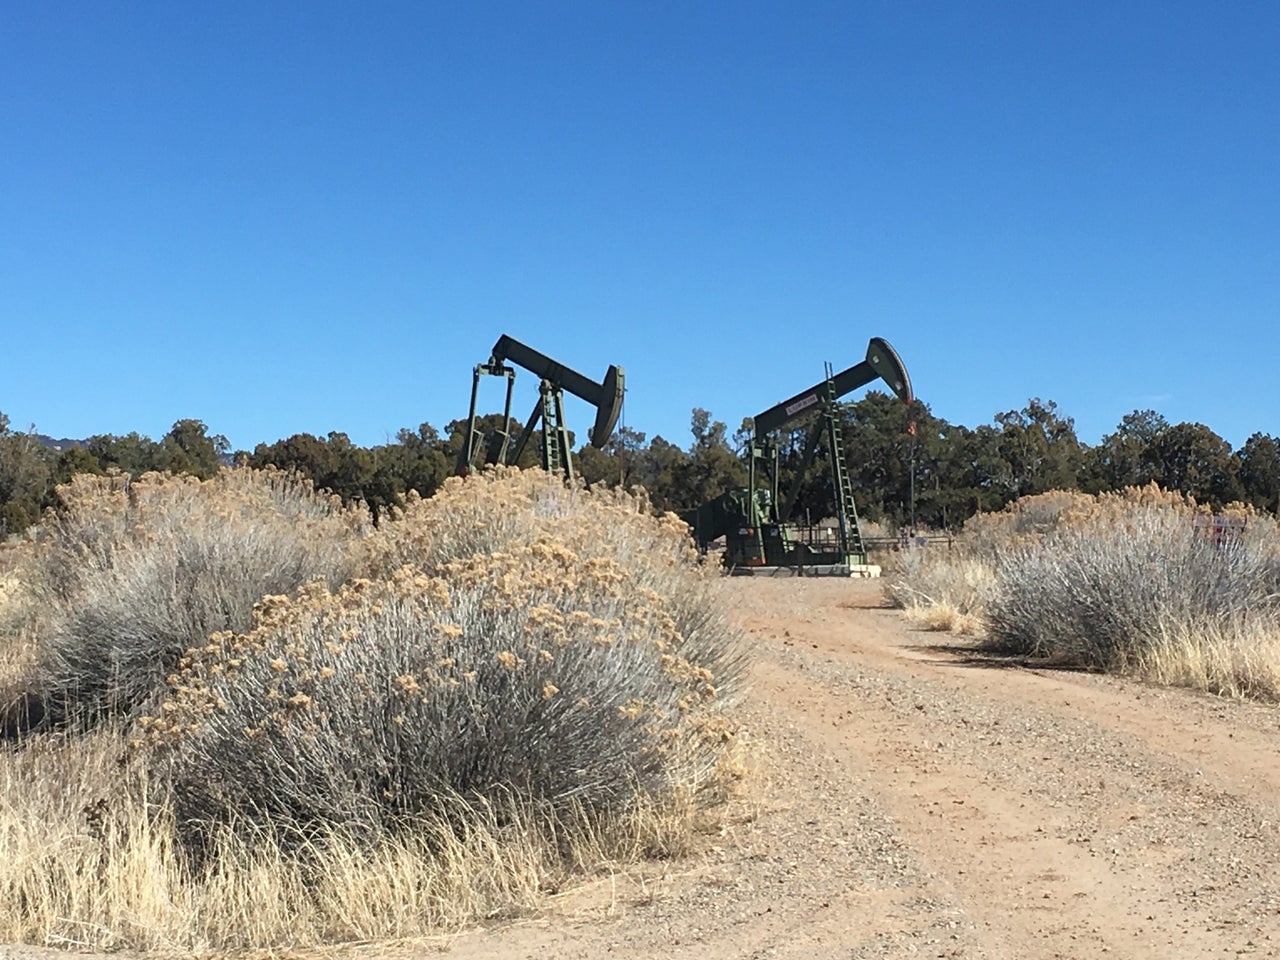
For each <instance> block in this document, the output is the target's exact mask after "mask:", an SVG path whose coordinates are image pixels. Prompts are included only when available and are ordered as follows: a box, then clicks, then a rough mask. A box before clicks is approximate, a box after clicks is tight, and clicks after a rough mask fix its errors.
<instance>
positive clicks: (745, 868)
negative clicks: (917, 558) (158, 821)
mask: <svg viewBox="0 0 1280 960" xmlns="http://www.w3.org/2000/svg"><path fill="white" fill-rule="evenodd" d="M725 589H726V591H728V592H729V594H730V595H731V598H732V600H733V603H734V606H735V608H736V609H737V610H738V611H739V616H740V617H741V618H742V622H743V624H744V625H745V626H746V628H747V629H748V631H749V632H750V634H751V636H752V637H753V638H754V641H755V645H756V665H755V667H754V669H753V671H752V678H751V679H752V690H751V694H750V696H749V697H748V698H747V701H746V703H745V704H744V709H743V715H744V720H745V724H746V727H747V729H748V730H749V732H750V735H751V736H752V737H753V738H754V739H755V740H756V741H757V742H758V743H759V744H760V745H761V747H762V750H763V758H764V759H763V767H764V774H765V778H766V781H767V783H766V787H767V795H766V797H765V799H764V800H763V801H762V804H763V806H762V807H761V808H760V809H758V810H757V811H755V815H754V817H753V818H752V819H749V820H739V821H737V822H735V823H733V824H731V825H730V826H729V827H728V828H726V830H725V831H724V833H723V835H721V836H717V837H711V838H708V840H707V845H706V849H705V850H704V851H703V852H701V853H700V854H698V855H696V856H694V857H691V858H689V859H687V860H684V861H681V862H678V863H673V864H667V865H651V866H646V867H644V868H641V869H638V870H636V871H635V872H634V873H630V874H625V875H620V876H616V877H610V878H608V879H606V880H602V881H600V882H597V883H593V884H589V885H587V886H585V887H583V888H581V889H578V890H576V891H573V892H572V893H570V894H567V895H565V896H564V897H563V898H561V899H559V900H557V901H556V902H554V903H553V904H552V905H551V907H550V909H549V910H548V911H547V913H546V914H545V915H544V916H542V917H539V918H536V919H533V920H524V921H520V922H516V923H508V924H499V925H495V926H494V927H492V928H489V929H484V930H478V931H473V932H471V933H468V934H465V935H463V936H461V937H451V938H448V939H445V940H442V941H440V942H439V943H438V944H418V945H415V946H414V947H413V948H401V949H400V950H392V951H386V953H387V954H388V955H391V954H395V955H399V956H404V955H430V954H433V953H435V952H436V951H437V948H439V949H443V950H448V951H449V953H450V955H451V956H454V957H463V958H480V957H486V958H496V960H516V958H533V957H560V958H583V960H585V958H597V957H618V958H641V957H663V958H668V957H669V958H698V960H720V958H764V957H779V958H801V957H824V958H825V957H838V958H862V957H865V958H873V957H875V958H879V957H973V958H979V957H990V958H995V957H1008V958H1020V960H1021V958H1041V957H1043V958H1049V957H1064V958H1093V957H1104V956H1106V957H1109V958H1110V957H1126V958H1128V957H1133V958H1145V957H1152V958H1154V957H1159V958H1170V957H1210V956H1213V957H1218V956H1223V955H1230V956H1235V955H1256V956H1275V955H1277V953H1280V867H1278V866H1277V865H1278V864H1280V832H1278V829H1277V824H1280V749H1278V748H1277V742H1278V741H1277V733H1278V732H1280V710H1276V709H1274V708H1270V707H1264V706H1259V705H1254V704H1246V703H1237V702H1228V701H1223V700H1218V699H1214V698H1210V697H1205V696H1202V695H1198V694H1193V693H1189V692H1186V691H1179V690H1162V689H1157V688H1153V687H1149V686H1144V685H1141V684H1137V683H1133V682H1129V681H1124V680H1117V679H1115V678H1111V677H1103V676H1095V675H1089V674H1080V673H1072V672H1065V671H1046V670H1034V669H1025V668H1022V667H1019V666H1016V665H1011V664H1008V663H1003V662H999V661H992V660H990V659H984V658H978V657H974V656H973V655H972V652H971V651H969V650H967V649H965V648H964V647H963V646H960V645H957V644H956V643H954V641H952V639H951V638H950V637H948V636H947V635H945V634H930V633H924V632H921V631H918V630H915V629H913V628H912V627H911V626H910V625H909V624H907V623H906V622H905V621H904V620H903V618H902V617H901V615H900V614H898V613H897V612H895V611H892V610H888V609H884V608H883V607H882V605H881V601H880V589H879V585H878V584H877V583H876V582H874V581H837V580H823V581H817V580H799V581H798V580H759V579H756V580H751V579H735V580H731V581H727V582H726V583H725Z"/></svg>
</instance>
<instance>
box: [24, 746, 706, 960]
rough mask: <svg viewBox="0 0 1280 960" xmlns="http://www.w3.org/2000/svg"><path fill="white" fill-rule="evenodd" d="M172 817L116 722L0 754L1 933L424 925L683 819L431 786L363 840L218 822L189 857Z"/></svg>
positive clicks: (266, 938)
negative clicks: (435, 795)
mask: <svg viewBox="0 0 1280 960" xmlns="http://www.w3.org/2000/svg"><path fill="white" fill-rule="evenodd" d="M174 827H175V824H174V818H173V808H172V806H171V805H170V804H169V803H168V797H167V794H166V790H165V787H164V785H163V784H162V783H159V782H157V781H156V779H155V777H154V775H153V773H152V772H151V771H150V770H149V769H148V764H147V762H146V758H145V757H144V756H142V755H138V754H137V753H136V751H130V750H129V749H128V747H127V746H126V741H125V738H124V736H123V735H122V733H121V732H120V731H118V730H116V729H111V728H99V730H97V731H96V732H94V733H93V734H92V735H89V736H85V737H80V738H76V739H71V740H67V739H60V738H55V737H49V736H43V737H38V738H35V739H34V740H32V741H31V742H30V743H29V744H28V745H27V746H26V748H25V749H23V750H20V751H15V750H9V751H7V752H5V753H3V754H0V942H2V943H32V944H39V945H42V946H53V947H61V948H65V949H75V950H92V951H115V950H121V949H124V950H132V951H156V952H159V953H162V954H167V955H173V954H181V955H191V954H208V953H212V952H225V951H228V950H263V949H290V948H305V947H308V946H312V945H315V944H322V943H329V944H340V943H353V942H368V941H385V940H394V939H407V938H414V937H422V936H426V935H431V934H438V933H440V932H441V931H448V930H453V929H458V928H460V927H462V926H463V925H465V924H467V923H469V922H472V921H474V920H475V919H476V918H477V917H490V918H492V917H500V916H512V915H516V914H519V913H525V912H528V911H529V910H531V909H534V908H536V906H537V905H538V904H539V902H540V900H541V899H542V898H543V897H544V896H545V892H546V891H547V890H548V889H553V890H554V889H557V888H558V887H559V886H560V885H561V884H563V883H564V882H566V880H567V879H569V877H570V876H571V873H572V872H577V873H579V874H581V873H592V872H596V871H599V870H609V869H611V868H615V865H616V864H617V863H618V862H619V860H623V859H627V858H632V859H634V857H635V856H636V855H637V854H649V853H652V852H654V851H655V850H656V851H658V852H663V851H667V852H670V851H678V850H679V849H680V848H681V844H682V842H684V841H685V840H687V833H688V828H689V824H688V816H687V811H686V810H685V809H684V808H683V807H681V806H679V805H677V804H667V805H665V806H659V805H658V804H656V803H653V802H649V801H645V802H637V803H636V804H633V805H632V807H631V808H630V809H629V810H628V811H626V812H625V813H624V814H622V815H620V816H618V817H617V818H615V819H614V820H613V821H612V822H611V824H610V829H609V832H608V833H607V834H605V833H604V832H602V831H600V830H599V829H595V828H593V827H592V826H591V824H589V823H588V822H587V821H586V819H585V818H584V819H577V820H568V821H565V820H564V819H563V818H556V817H552V816H550V815H549V814H548V812H547V811H546V810H545V809H543V808H539V807H538V806H536V805H531V804H526V805H523V806H520V805H517V804H514V803H510V804H506V805H503V806H491V805H484V804H477V803H475V802H470V803H465V804H464V803H462V802H461V801H460V800H458V799H456V798H454V799H450V798H442V800H441V807H440V808H438V809H437V810H436V811H433V812H432V813H431V814H428V815H424V816H422V817H420V818H418V819H417V820H416V821H415V823H414V824H413V829H412V830H404V831H401V832H398V833H396V834H394V835H391V834H388V835H384V836H382V837H380V838H379V839H378V842H377V843H376V845H374V846H372V847H371V846H370V845H369V843H368V841H367V839H366V838H356V837H354V836H352V835H351V834H350V833H349V832H347V831H344V830H343V828H342V826H341V825H340V824H339V825H330V826H329V827H328V828H326V829H324V830H322V831H320V832H318V833H317V835H316V836H315V837H314V838H313V839H312V840H311V841H310V842H309V843H308V844H307V846H306V849H305V850H301V851H300V850H299V849H297V846H296V842H295V843H293V844H287V843H284V842H281V840H280V838H279V837H277V836H275V835H274V834H273V833H272V832H271V830H270V829H269V828H268V829H263V830H260V831H258V832H256V833H254V832H251V831H249V830H247V829H243V828H241V829H234V828H228V829H226V830H224V831H222V832H221V833H220V834H219V836H218V837H217V840H216V844H217V848H218V850H219V853H220V855H219V856H218V857H216V858H209V859H207V860H206V861H205V862H204V863H203V864H200V865H197V864H195V863H193V862H192V860H191V858H190V857H189V856H187V855H186V854H185V852H184V851H183V849H182V848H181V846H180V845H179V844H178V843H177V842H176V841H177V837H178V835H179V834H178V831H176V830H175V829H174ZM295 840H296V838H295Z"/></svg>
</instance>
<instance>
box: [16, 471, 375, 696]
mask: <svg viewBox="0 0 1280 960" xmlns="http://www.w3.org/2000/svg"><path fill="white" fill-rule="evenodd" d="M58 492H59V503H60V505H59V507H58V508H57V509H55V510H53V511H50V513H49V514H48V515H47V516H46V518H45V520H44V522H43V524H42V530H41V535H40V537H39V539H38V541H37V543H36V545H35V551H34V555H33V557H32V559H31V561H30V562H29V563H28V564H27V565H26V566H25V568H24V569H23V586H24V589H25V590H26V591H27V593H28V594H29V595H30V596H31V597H32V598H33V599H34V601H35V603H34V604H33V609H36V610H38V611H39V622H38V623H37V624H35V625H33V630H34V633H35V635H36V638H37V639H36V647H37V658H36V663H35V665H34V667H33V669H32V671H31V675H30V676H29V677H28V678H26V679H25V681H24V686H26V687H27V690H26V692H27V693H29V694H33V695H36V696H38V697H39V698H40V699H41V701H42V703H43V705H44V709H45V711H46V717H47V718H48V719H49V720H50V721H54V722H72V721H74V722H95V721H97V720H98V719H101V718H102V717H104V716H111V715H116V714H128V713H130V712H132V711H134V710H136V709H137V708H139V707H140V706H141V705H143V704H144V703H145V702H146V701H147V700H148V698H149V697H151V696H152V695H154V694H156V693H158V692H159V691H160V690H161V689H162V688H163V686H164V678H165V677H166V676H167V675H168V673H169V672H170V671H172V669H173V668H174V667H175V666H176V664H177V662H178V660H179V659H180V658H181V657H182V654H183V652H184V651H185V650H186V649H187V648H188V647H191V646H197V645H200V644H202V643H203V642H204V641H205V639H206V638H207V637H208V636H209V634H211V633H213V632H215V631H219V630H228V629H231V630H246V629H248V628H249V626H250V625H251V622H252V615H253V608H254V604H255V603H257V601H258V600H259V599H260V598H261V597H263V596H264V595H266V594H277V593H286V592H289V591H292V590H295V589H297V588H298V587H299V586H300V585H301V584H303V583H306V582H308V581H310V580H312V579H316V578H320V579H322V580H324V581H325V582H328V583H331V584H333V585H335V586H336V585H337V584H339V583H341V582H343V581H344V580H346V579H348V577H349V576H350V574H351V572H352V570H353V569H354V564H355V563H356V557H355V554H354V551H355V550H356V549H357V548H358V543H359V540H360V536H359V534H360V526H361V524H362V523H363V520H362V515H361V514H360V513H359V512H357V511H354V510H345V509H343V508H342V507H341V506H340V505H339V504H338V503H337V501H336V500H334V499H333V498H331V497H329V496H326V495H321V494H318V493H316V492H315V491H314V490H313V489H312V487H311V485H310V484H309V483H307V482H304V481H301V480H299V479H297V478H295V477H291V476H288V475H286V474H282V473H280V472H278V471H273V470H269V471H257V470H247V469H237V470H224V471H222V472H221V473H219V474H218V476H217V477H215V478H213V479H211V480H207V481H203V482H201V481H199V480H196V479H195V478H194V477H176V476H171V475H165V474H155V473H152V474H145V475H143V476H142V477H139V478H137V479H134V480H131V479H129V478H128V477H125V476H110V477H93V476H77V477H75V478H74V479H73V480H72V482H71V483H70V484H69V485H67V486H64V487H61V488H59V491H58Z"/></svg>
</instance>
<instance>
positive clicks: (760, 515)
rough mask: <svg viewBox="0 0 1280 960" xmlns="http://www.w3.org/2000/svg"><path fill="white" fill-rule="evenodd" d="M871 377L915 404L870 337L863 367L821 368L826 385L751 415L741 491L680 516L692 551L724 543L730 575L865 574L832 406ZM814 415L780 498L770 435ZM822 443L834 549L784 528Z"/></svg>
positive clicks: (901, 373) (887, 353)
mask: <svg viewBox="0 0 1280 960" xmlns="http://www.w3.org/2000/svg"><path fill="white" fill-rule="evenodd" d="M877 378H879V379H882V380H884V382H885V383H886V384H888V385H889V388H890V389H891V390H892V391H893V392H894V393H895V394H896V395H897V396H898V397H899V398H900V399H901V400H903V401H904V402H906V403H911V402H912V400H913V399H914V397H913V394H912V392H911V380H910V378H909V377H908V376H907V370H906V367H904V366H903V364H902V360H901V359H900V358H899V357H898V354H897V352H896V351H895V350H894V349H893V347H891V346H890V345H889V343H888V341H886V340H882V339H881V338H879V337H873V338H872V339H871V341H870V343H868V344H867V355H866V359H865V360H863V361H862V362H860V363H857V364H855V365H853V366H852V367H849V369H847V370H843V371H841V372H840V373H837V374H832V372H831V366H830V364H828V365H827V376H826V379H825V380H823V381H822V382H820V383H816V384H814V385H813V386H812V387H810V388H809V389H808V390H804V391H802V392H800V393H798V394H796V395H795V396H794V397H791V398H790V399H789V400H784V401H782V402H781V403H779V404H776V405H775V406H772V407H770V408H769V409H768V410H765V411H764V412H763V413H760V414H757V415H756V416H755V417H754V418H753V421H752V423H753V426H752V434H751V440H750V443H749V449H748V450H747V451H746V453H747V461H748V463H747V476H748V481H747V486H746V487H745V488H742V487H739V488H736V489H732V490H728V491H726V492H725V493H723V494H721V495H720V496H719V497H717V498H716V499H715V500H712V501H710V502H709V503H704V504H703V505H702V506H700V507H697V508H695V509H693V510H688V511H685V512H684V513H682V514H681V517H682V518H683V519H684V520H685V522H686V523H688V524H689V526H690V527H691V528H692V531H693V536H694V539H695V540H696V541H697V543H698V546H699V548H700V549H702V550H704V551H705V550H706V549H707V547H708V545H709V544H710V543H711V541H713V540H715V539H717V538H719V537H724V538H725V551H724V554H723V559H724V564H725V566H726V567H727V568H729V569H730V571H731V572H734V573H755V572H766V571H772V570H776V569H778V568H782V567H807V568H810V569H811V570H812V571H813V572H815V573H829V574H839V575H852V574H855V573H866V572H869V571H870V570H871V568H870V567H869V566H868V565H867V551H866V547H865V545H864V543H863V540H862V532H861V529H860V527H859V524H858V508H857V506H856V505H855V503H854V499H853V483H852V481H851V480H850V477H849V465H848V462H847V460H846V457H845V449H844V437H843V435H842V434H843V431H842V428H841V422H840V421H841V418H840V409H839V399H840V398H841V397H843V396H844V395H845V394H847V393H850V392H851V391H853V390H856V389H858V388H859V387H863V386H866V385H867V384H869V383H871V382H872V381H873V380H876V379H877ZM815 412H817V414H818V417H817V418H816V420H815V422H814V424H813V426H812V427H811V428H810V430H809V434H808V436H807V437H806V440H805V445H804V452H803V454H802V457H801V461H800V469H799V471H798V474H797V479H796V480H795V482H794V483H793V486H792V488H791V490H790V491H783V490H781V489H780V486H781V477H780V462H779V454H778V446H777V443H776V441H775V439H774V435H775V434H776V433H777V431H779V430H782V429H783V428H784V427H788V426H790V425H792V424H794V423H796V422H797V421H800V420H802V419H804V418H805V417H810V416H812V415H813V414H814V413H815ZM824 440H825V441H826V447H827V459H828V460H829V462H830V467H831V480H832V484H833V486H834V487H835V494H836V523H837V526H836V531H835V534H836V535H835V539H834V542H827V541H823V540H819V539H817V538H816V537H815V536H814V532H813V530H812V529H809V530H808V535H807V538H806V537H802V536H800V535H799V532H798V531H797V530H796V529H795V527H794V526H792V525H791V523H790V518H791V512H792V510H793V509H794V507H795V503H796V499H797V497H798V496H799V493H800V484H799V477H801V476H803V475H804V472H805V470H806V469H807V468H808V466H809V464H811V463H812V462H813V459H814V457H815V455H816V454H817V451H818V447H819V446H820V445H821V444H822V441H824ZM762 481H763V483H762Z"/></svg>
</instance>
